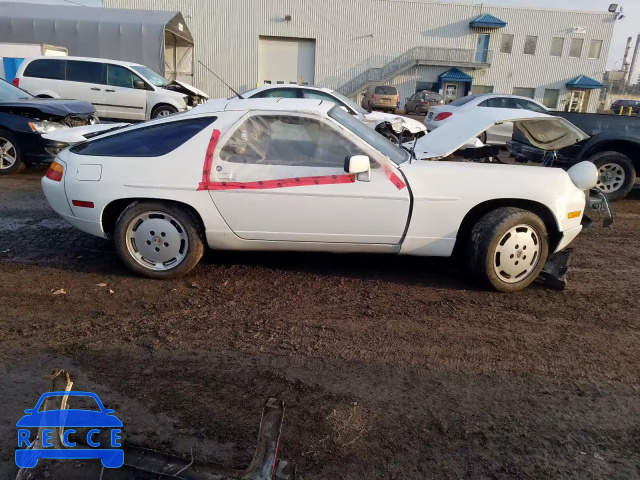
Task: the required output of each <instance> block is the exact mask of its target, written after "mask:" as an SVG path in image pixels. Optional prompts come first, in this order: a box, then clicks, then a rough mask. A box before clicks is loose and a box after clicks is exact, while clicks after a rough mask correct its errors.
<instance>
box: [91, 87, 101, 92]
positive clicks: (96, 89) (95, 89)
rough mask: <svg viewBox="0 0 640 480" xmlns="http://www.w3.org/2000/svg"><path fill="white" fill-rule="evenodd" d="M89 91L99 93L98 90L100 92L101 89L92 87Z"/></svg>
mask: <svg viewBox="0 0 640 480" xmlns="http://www.w3.org/2000/svg"><path fill="white" fill-rule="evenodd" d="M91 90H94V91H96V92H99V91H100V90H102V89H101V88H96V87H93V88H91Z"/></svg>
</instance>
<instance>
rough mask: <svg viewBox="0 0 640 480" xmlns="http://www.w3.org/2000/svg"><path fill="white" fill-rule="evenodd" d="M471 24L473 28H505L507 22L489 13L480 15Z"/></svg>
mask: <svg viewBox="0 0 640 480" xmlns="http://www.w3.org/2000/svg"><path fill="white" fill-rule="evenodd" d="M469 26H470V27H471V28H504V27H506V26H507V22H505V21H504V20H500V19H499V18H498V17H494V16H493V15H490V14H488V13H485V14H484V15H480V16H479V17H478V18H476V19H475V20H473V21H472V22H471V23H470V24H469Z"/></svg>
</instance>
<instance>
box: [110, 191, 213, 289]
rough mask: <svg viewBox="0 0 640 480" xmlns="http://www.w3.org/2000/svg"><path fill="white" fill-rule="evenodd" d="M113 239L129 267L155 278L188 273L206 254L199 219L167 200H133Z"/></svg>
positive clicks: (117, 223) (118, 224) (121, 217)
mask: <svg viewBox="0 0 640 480" xmlns="http://www.w3.org/2000/svg"><path fill="white" fill-rule="evenodd" d="M145 223H146V225H145ZM147 237H148V240H144V239H145V238H147ZM143 240H144V241H143ZM114 242H115V247H116V250H117V252H118V255H119V256H120V258H121V259H122V261H123V262H124V263H125V265H126V266H127V267H129V269H130V270H132V271H133V272H135V273H136V274H138V275H141V276H144V277H149V278H156V279H170V278H177V277H180V276H182V275H185V274H187V273H188V272H190V271H191V270H192V269H193V267H195V266H196V265H197V263H198V262H199V261H200V259H201V258H202V255H203V254H204V242H203V232H202V231H201V229H200V226H199V222H198V219H197V218H195V216H194V215H193V214H192V213H191V212H189V211H188V210H186V209H185V208H182V207H180V206H177V205H174V204H170V203H164V202H134V203H132V204H131V205H129V206H128V207H127V208H125V209H124V211H123V212H122V213H121V214H120V217H119V218H118V221H117V222H116V226H115V230H114ZM171 262H173V263H171ZM153 263H155V265H153Z"/></svg>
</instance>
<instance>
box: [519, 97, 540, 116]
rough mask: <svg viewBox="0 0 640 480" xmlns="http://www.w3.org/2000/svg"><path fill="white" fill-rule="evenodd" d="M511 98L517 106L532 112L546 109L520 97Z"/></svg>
mask: <svg viewBox="0 0 640 480" xmlns="http://www.w3.org/2000/svg"><path fill="white" fill-rule="evenodd" d="M513 100H514V102H515V103H516V107H517V108H522V109H524V110H531V111H532V112H538V113H547V111H546V110H545V109H544V108H542V107H541V106H539V105H537V104H535V103H533V102H530V101H528V100H523V99H521V98H514V99H513Z"/></svg>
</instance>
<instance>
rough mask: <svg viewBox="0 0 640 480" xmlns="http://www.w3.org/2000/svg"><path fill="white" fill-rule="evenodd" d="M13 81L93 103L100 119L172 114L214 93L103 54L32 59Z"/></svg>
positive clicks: (42, 92)
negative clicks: (206, 92) (91, 56)
mask: <svg viewBox="0 0 640 480" xmlns="http://www.w3.org/2000/svg"><path fill="white" fill-rule="evenodd" d="M13 84H14V85H15V86H17V87H20V88H22V89H23V90H26V91H27V92H29V93H30V94H31V95H34V96H36V97H45V98H47V97H49V98H70V99H75V100H84V101H87V102H91V103H93V105H94V106H95V107H96V112H97V114H98V116H99V117H100V118H113V119H119V120H120V119H121V120H148V119H150V118H157V117H162V116H165V115H171V114H172V113H176V112H183V111H185V110H188V109H189V108H191V107H193V106H195V105H198V104H200V103H203V102H205V101H206V99H207V98H208V97H207V95H206V94H205V93H203V92H201V91H200V90H198V89H196V88H194V87H192V86H190V85H188V84H186V83H182V82H178V81H173V82H169V81H168V80H167V79H166V78H164V77H162V76H160V75H158V74H157V73H156V72H154V71H153V70H151V69H150V68H148V67H145V66H144V65H138V64H136V63H130V62H121V61H118V60H105V59H102V58H86V57H34V58H27V59H25V60H24V61H23V62H22V64H21V65H20V68H18V72H17V73H16V77H15V79H14V80H13Z"/></svg>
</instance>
